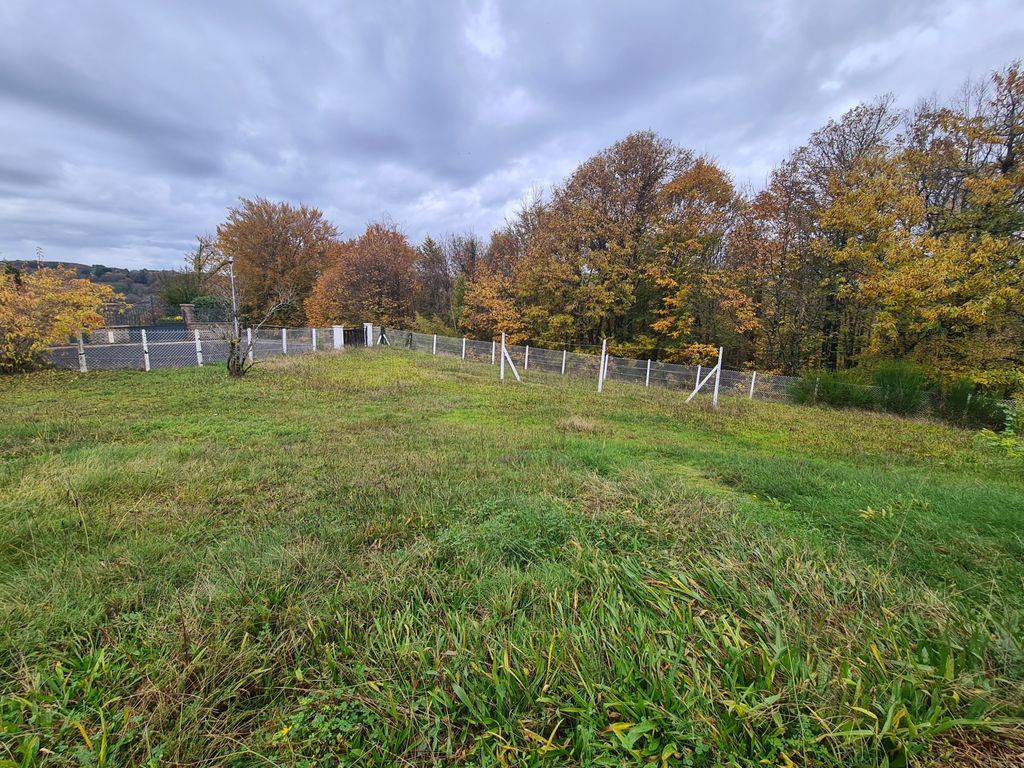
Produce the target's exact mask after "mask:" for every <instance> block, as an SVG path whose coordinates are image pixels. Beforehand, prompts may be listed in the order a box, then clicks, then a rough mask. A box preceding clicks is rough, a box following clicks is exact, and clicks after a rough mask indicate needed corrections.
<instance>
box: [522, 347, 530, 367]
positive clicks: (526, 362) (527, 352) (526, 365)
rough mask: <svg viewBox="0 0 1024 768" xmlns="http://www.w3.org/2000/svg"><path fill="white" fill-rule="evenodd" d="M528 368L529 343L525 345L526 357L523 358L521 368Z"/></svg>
mask: <svg viewBox="0 0 1024 768" xmlns="http://www.w3.org/2000/svg"><path fill="white" fill-rule="evenodd" d="M529 369H530V345H529V344H527V345H526V357H524V358H523V370H524V371H527V370H529Z"/></svg>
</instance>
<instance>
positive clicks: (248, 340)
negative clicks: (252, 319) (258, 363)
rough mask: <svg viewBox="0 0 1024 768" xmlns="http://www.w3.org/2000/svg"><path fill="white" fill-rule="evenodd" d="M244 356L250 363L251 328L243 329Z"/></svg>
mask: <svg viewBox="0 0 1024 768" xmlns="http://www.w3.org/2000/svg"><path fill="white" fill-rule="evenodd" d="M245 349H246V352H245V356H246V357H248V358H249V362H250V363H251V362H252V328H246V329H245Z"/></svg>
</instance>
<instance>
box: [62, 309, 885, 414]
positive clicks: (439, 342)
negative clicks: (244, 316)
mask: <svg viewBox="0 0 1024 768" xmlns="http://www.w3.org/2000/svg"><path fill="white" fill-rule="evenodd" d="M382 332H383V336H382V335H381V334H382ZM230 336H231V334H230V332H228V331H226V330H225V328H224V326H223V325H220V326H219V327H218V326H217V324H210V327H205V328H200V329H198V330H195V329H193V330H186V329H185V328H182V327H166V326H153V327H149V328H104V329H100V330H98V331H93V332H91V333H85V334H82V335H81V336H80V337H79V339H76V340H75V343H72V344H68V345H64V346H58V347H51V348H50V349H49V350H47V353H46V357H47V359H48V361H49V362H50V364H51V365H53V366H54V367H57V368H70V369H77V370H81V371H89V370H115V369H134V370H141V371H146V370H154V369H158V368H183V367H193V366H201V365H211V364H223V363H225V362H226V361H227V358H228V352H229V338H230ZM241 337H242V338H241V341H242V345H243V348H248V349H250V350H251V351H250V355H251V359H252V360H253V361H259V360H265V359H268V358H271V357H276V356H279V355H302V354H309V353H312V352H326V351H331V350H338V349H343V348H344V347H345V346H364V345H365V344H366V343H367V340H366V333H365V326H356V327H342V326H332V327H324V328H267V327H262V328H258V329H244V330H243V331H242V333H241ZM382 343H383V344H387V345H390V347H391V348H394V349H407V350H413V351H417V352H424V353H427V354H433V355H444V356H446V357H458V358H460V359H463V360H468V361H471V362H477V363H488V364H493V365H496V366H497V365H498V364H499V363H500V354H501V353H500V344H499V343H498V342H497V341H480V340H477V339H470V338H461V337H453V336H441V335H434V334H427V333H419V332H417V331H410V330H403V329H399V328H387V327H384V328H382V327H381V326H374V327H373V337H372V341H371V344H382ZM506 350H507V351H508V353H509V356H510V357H511V358H512V360H513V362H514V363H515V365H516V367H517V369H518V370H519V372H520V374H525V375H529V372H530V371H541V372H543V373H545V374H554V375H558V376H569V377H573V378H577V379H589V380H592V381H594V382H595V384H596V382H597V380H598V376H599V372H600V368H601V358H600V357H599V356H598V355H596V354H586V353H584V352H578V351H575V352H574V351H570V350H568V349H563V350H559V349H547V348H543V347H534V346H526V345H517V344H511V345H510V344H506ZM711 369H712V366H705V367H702V366H689V365H678V364H675V363H666V362H662V361H659V360H653V359H651V360H635V359H632V358H624V357H615V356H613V355H609V356H608V364H607V369H606V371H605V381H606V382H615V381H620V382H628V383H631V384H636V385H639V386H644V387H661V388H668V389H676V390H681V391H686V392H692V391H693V389H694V387H695V386H696V385H697V382H698V381H699V380H700V379H701V378H703V377H704V376H706V375H707V374H708V372H709V371H711ZM817 386H818V383H817V382H816V381H815V380H813V379H803V378H799V377H795V376H779V375H775V374H768V373H758V372H755V371H737V370H729V369H725V368H723V369H722V371H721V375H720V378H719V392H720V395H722V396H733V397H746V398H750V399H756V400H768V401H773V402H788V401H791V400H793V394H794V392H795V390H796V388H797V387H803V388H804V389H805V390H806V389H810V390H812V395H811V397H810V398H804V401H805V402H806V401H809V402H816V401H817V399H818V398H817ZM842 386H844V387H847V388H849V389H851V390H856V391H857V392H859V393H861V394H863V395H864V396H865V398H871V397H875V398H877V396H878V395H879V394H880V392H881V388H880V387H875V386H869V385H860V384H843V385H842ZM708 389H709V388H708V387H707V386H706V387H705V389H703V390H702V392H704V391H707V390H708Z"/></svg>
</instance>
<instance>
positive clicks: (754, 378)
mask: <svg viewBox="0 0 1024 768" xmlns="http://www.w3.org/2000/svg"><path fill="white" fill-rule="evenodd" d="M756 383H757V371H754V372H753V373H752V374H750V399H751V400H753V399H754V384H756Z"/></svg>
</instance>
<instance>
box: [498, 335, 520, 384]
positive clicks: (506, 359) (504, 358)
mask: <svg viewBox="0 0 1024 768" xmlns="http://www.w3.org/2000/svg"><path fill="white" fill-rule="evenodd" d="M505 363H508V367H509V368H511V369H512V375H513V376H515V377H516V381H518V382H522V378H520V376H519V371H517V370H516V364H515V363H513V362H512V356H511V355H510V354H509V353H508V349H506V348H505V334H504V333H503V334H501V379H502V381H504V379H505Z"/></svg>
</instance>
